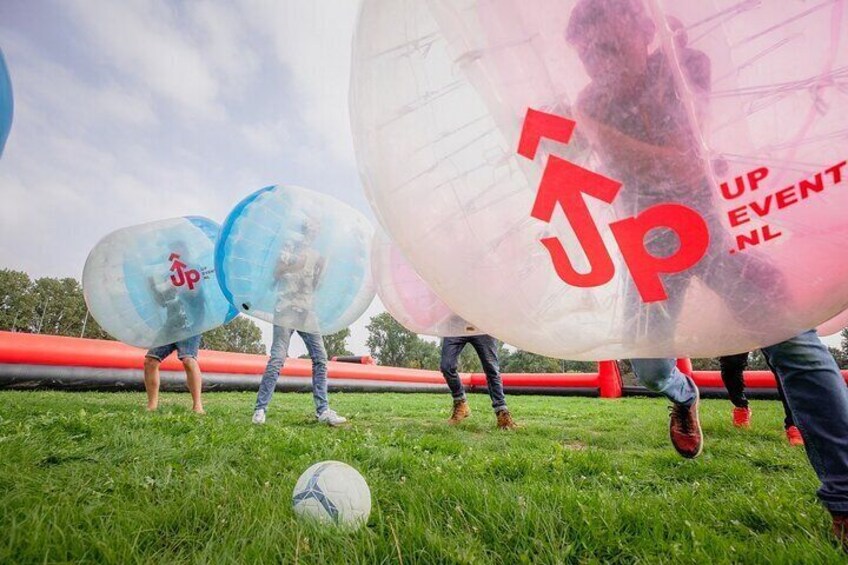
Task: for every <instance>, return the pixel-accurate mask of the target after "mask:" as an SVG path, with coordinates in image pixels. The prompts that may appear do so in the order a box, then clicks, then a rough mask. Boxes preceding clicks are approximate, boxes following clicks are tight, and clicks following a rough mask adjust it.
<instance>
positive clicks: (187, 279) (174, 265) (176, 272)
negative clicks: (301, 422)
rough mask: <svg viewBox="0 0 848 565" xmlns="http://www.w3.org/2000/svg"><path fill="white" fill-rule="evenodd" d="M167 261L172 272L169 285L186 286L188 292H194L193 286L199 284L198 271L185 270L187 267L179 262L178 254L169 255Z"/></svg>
mask: <svg viewBox="0 0 848 565" xmlns="http://www.w3.org/2000/svg"><path fill="white" fill-rule="evenodd" d="M168 261H171V271H172V272H173V274H172V275H171V284H173V285H174V286H183V285H188V289H189V290H194V285H196V284H197V283H198V282H200V271H198V270H197V269H188V270H186V267H188V265H186V264H185V263H183V262H182V261H180V256H179V254H178V253H171V256H170V257H168Z"/></svg>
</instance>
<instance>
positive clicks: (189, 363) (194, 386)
mask: <svg viewBox="0 0 848 565" xmlns="http://www.w3.org/2000/svg"><path fill="white" fill-rule="evenodd" d="M182 361H183V368H184V369H185V373H186V381H187V383H188V390H189V392H190V393H191V409H192V411H193V412H197V413H198V414H203V413H204V411H203V400H202V398H201V391H202V390H203V378H202V376H201V374H200V365H199V364H198V362H197V359H195V358H194V357H186V358H185V359H183V360H182Z"/></svg>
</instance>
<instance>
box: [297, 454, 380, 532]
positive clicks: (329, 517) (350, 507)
mask: <svg viewBox="0 0 848 565" xmlns="http://www.w3.org/2000/svg"><path fill="white" fill-rule="evenodd" d="M292 505H293V507H294V513H295V514H296V515H297V516H298V517H299V518H302V519H310V520H315V521H318V522H321V523H324V524H332V525H336V526H340V527H343V528H346V529H356V528H358V527H360V526H362V525H363V524H364V523H365V522H366V521H367V520H368V515H369V514H370V513H371V490H370V489H369V488H368V483H366V482H365V478H364V477H363V476H362V475H360V474H359V471H357V470H356V469H354V468H353V467H351V466H350V465H348V464H346V463H342V462H340V461H322V462H320V463H316V464H315V465H313V466H311V467H310V468H309V469H307V470H306V471H304V472H303V474H302V475H301V476H300V478H299V479H298V480H297V484H296V485H295V487H294V492H293V493H292Z"/></svg>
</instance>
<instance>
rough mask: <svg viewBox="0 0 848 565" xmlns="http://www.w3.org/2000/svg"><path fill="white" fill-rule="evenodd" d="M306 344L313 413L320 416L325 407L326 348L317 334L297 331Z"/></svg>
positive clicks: (326, 401) (327, 403) (326, 405)
mask: <svg viewBox="0 0 848 565" xmlns="http://www.w3.org/2000/svg"><path fill="white" fill-rule="evenodd" d="M297 333H298V334H299V335H300V337H301V338H302V339H303V343H304V344H305V345H306V350H307V351H308V352H309V357H311V358H312V399H313V400H314V401H315V415H316V416H321V414H323V413H324V411H325V410H327V408H329V401H328V400H327V350H326V348H325V347H324V338H322V337H321V336H320V335H319V334H311V333H306V332H301V331H298V332H297Z"/></svg>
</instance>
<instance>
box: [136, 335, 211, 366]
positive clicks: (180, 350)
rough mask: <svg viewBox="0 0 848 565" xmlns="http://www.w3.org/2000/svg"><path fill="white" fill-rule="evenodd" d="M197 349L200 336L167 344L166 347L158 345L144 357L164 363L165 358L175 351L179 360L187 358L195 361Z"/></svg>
mask: <svg viewBox="0 0 848 565" xmlns="http://www.w3.org/2000/svg"><path fill="white" fill-rule="evenodd" d="M198 349H200V336H199V335H196V336H194V337H189V338H186V339H183V340H181V341H178V342H176V343H169V344H166V345H160V346H159V347H154V348H153V349H150V350H148V351H147V353H145V355H144V356H145V357H150V358H152V359H156V360H157V361H164V360H165V357H167V356H168V355H170V354H171V353H173V352H174V351H176V352H177V357H178V358H179V359H180V360H182V359H186V358H187V357H192V358H194V359H197V350H198Z"/></svg>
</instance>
